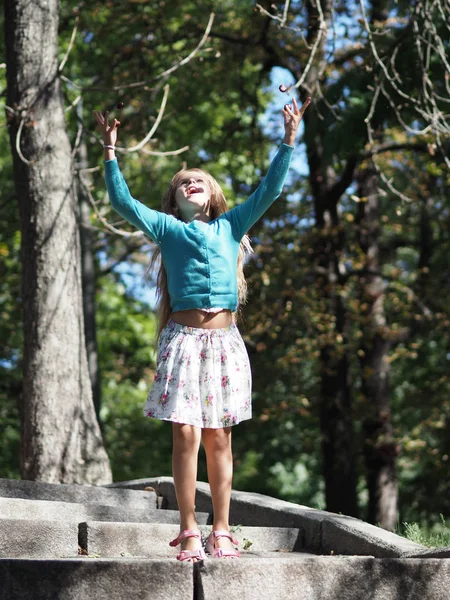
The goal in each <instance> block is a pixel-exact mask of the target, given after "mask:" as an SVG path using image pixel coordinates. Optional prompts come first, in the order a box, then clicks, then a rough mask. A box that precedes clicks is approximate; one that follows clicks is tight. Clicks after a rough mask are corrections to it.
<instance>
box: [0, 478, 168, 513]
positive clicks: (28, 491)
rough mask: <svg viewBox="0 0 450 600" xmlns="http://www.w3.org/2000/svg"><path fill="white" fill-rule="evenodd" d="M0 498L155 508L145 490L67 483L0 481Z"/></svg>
mask: <svg viewBox="0 0 450 600" xmlns="http://www.w3.org/2000/svg"><path fill="white" fill-rule="evenodd" d="M0 498H25V499H28V500H48V501H58V502H75V503H81V504H89V503H95V504H103V505H106V506H118V507H120V508H124V509H134V508H141V509H143V510H146V509H148V508H149V507H156V506H157V498H156V493H155V492H154V491H145V490H128V489H121V488H106V487H104V486H94V485H76V484H67V483H46V482H42V481H27V480H24V479H0Z"/></svg>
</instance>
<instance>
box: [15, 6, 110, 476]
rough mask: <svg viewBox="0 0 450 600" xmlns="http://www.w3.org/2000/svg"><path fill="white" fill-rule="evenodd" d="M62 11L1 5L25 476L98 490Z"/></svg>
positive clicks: (100, 456) (100, 466)
mask: <svg viewBox="0 0 450 600" xmlns="http://www.w3.org/2000/svg"><path fill="white" fill-rule="evenodd" d="M58 8H59V4H58V2H57V1H56V0H48V1H47V2H41V3H35V2H29V0H5V23H6V26H5V34H6V51H7V81H8V105H9V106H10V107H11V108H12V109H13V110H14V113H15V114H14V116H12V115H11V114H10V123H9V126H10V140H11V148H12V152H13V157H14V179H15V185H16V193H17V197H18V201H19V209H20V220H21V234H22V262H23V285H22V288H23V318H24V333H25V341H24V381H23V406H22V423H21V469H22V476H23V477H24V478H25V479H35V480H36V479H39V480H45V481H49V482H77V483H91V484H100V483H107V482H109V481H111V471H110V466H109V461H108V457H107V455H106V452H105V449H104V447H103V442H102V438H101V434H100V430H99V427H98V423H97V419H96V417H95V411H94V407H93V403H92V394H91V389H90V381H89V374H88V367H87V360H86V349H85V342H84V331H83V327H84V325H83V308H82V295H81V267H80V241H79V231H78V223H77V219H76V214H77V207H76V199H75V194H74V190H73V184H72V178H73V177H72V160H71V148H70V143H69V139H68V136H67V132H66V125H65V121H64V110H63V105H62V99H61V94H60V88H59V78H58V57H57V49H58ZM17 148H19V151H20V153H21V156H20V155H19V153H18V151H17Z"/></svg>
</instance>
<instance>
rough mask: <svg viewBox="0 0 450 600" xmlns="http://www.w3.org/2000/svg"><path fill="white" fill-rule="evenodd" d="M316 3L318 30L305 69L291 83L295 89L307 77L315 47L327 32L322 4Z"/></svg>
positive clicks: (316, 47) (315, 50) (317, 1)
mask: <svg viewBox="0 0 450 600" xmlns="http://www.w3.org/2000/svg"><path fill="white" fill-rule="evenodd" d="M316 5H317V11H318V13H319V19H320V24H319V31H318V34H317V37H316V39H315V41H314V44H313V47H312V50H311V52H310V55H309V59H308V62H307V63H306V67H305V69H304V71H303V74H302V76H301V77H300V79H299V80H298V81H297V83H295V84H294V85H293V87H294V88H295V89H298V88H299V87H300V86H302V85H303V83H304V81H305V79H306V77H307V75H308V73H309V70H310V69H311V66H312V63H313V60H314V57H315V55H316V52H317V49H318V47H319V44H320V41H321V39H322V36H323V35H324V34H325V35H326V32H327V24H326V22H325V18H324V16H323V11H322V5H321V4H320V0H316ZM325 66H326V65H324V68H325Z"/></svg>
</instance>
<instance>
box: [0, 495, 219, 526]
mask: <svg viewBox="0 0 450 600" xmlns="http://www.w3.org/2000/svg"><path fill="white" fill-rule="evenodd" d="M208 517H209V515H208V514H207V513H198V514H197V519H198V522H199V523H200V524H203V525H206V524H207V523H208ZM0 519H26V520H46V521H75V522H77V523H80V522H82V521H115V522H133V523H173V524H177V523H179V522H180V514H179V512H178V511H176V510H160V509H158V508H156V506H153V505H149V506H148V507H147V508H146V509H142V508H134V509H130V508H120V507H117V506H105V505H102V504H80V503H75V502H70V503H69V502H57V501H50V500H26V499H24V498H0Z"/></svg>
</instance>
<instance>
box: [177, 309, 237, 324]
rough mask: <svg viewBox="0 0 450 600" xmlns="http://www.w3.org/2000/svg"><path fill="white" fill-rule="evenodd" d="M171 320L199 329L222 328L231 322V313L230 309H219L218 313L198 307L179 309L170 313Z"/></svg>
mask: <svg viewBox="0 0 450 600" xmlns="http://www.w3.org/2000/svg"><path fill="white" fill-rule="evenodd" d="M170 318H171V319H172V321H175V323H179V324H180V325H187V326H188V327H198V328H200V329H222V328H223V327H228V326H229V325H231V324H232V323H233V315H232V313H231V311H230V310H225V309H224V310H221V311H220V312H218V313H210V312H206V311H204V310H200V309H199V308H192V309H190V310H179V311H177V312H174V313H172V315H171V317H170Z"/></svg>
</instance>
